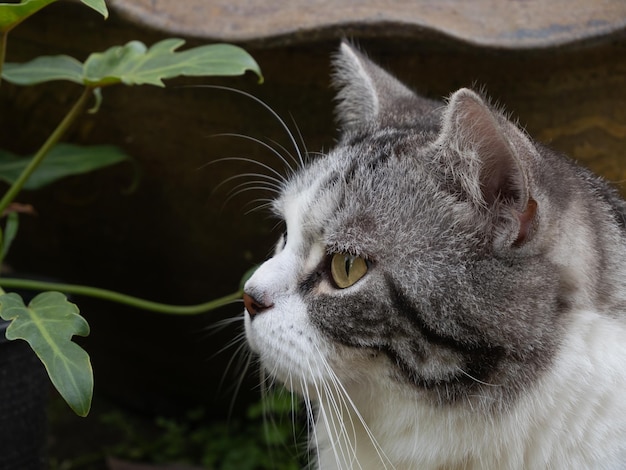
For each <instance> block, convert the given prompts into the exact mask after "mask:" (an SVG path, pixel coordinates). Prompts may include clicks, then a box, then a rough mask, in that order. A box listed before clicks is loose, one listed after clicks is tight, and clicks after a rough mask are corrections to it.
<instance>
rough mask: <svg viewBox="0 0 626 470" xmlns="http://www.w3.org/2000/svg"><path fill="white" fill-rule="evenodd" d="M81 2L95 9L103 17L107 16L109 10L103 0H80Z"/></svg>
mask: <svg viewBox="0 0 626 470" xmlns="http://www.w3.org/2000/svg"><path fill="white" fill-rule="evenodd" d="M80 1H81V2H82V3H83V4H85V5H87V6H88V7H89V8H91V9H92V10H96V11H97V12H98V13H100V14H101V15H102V16H104V19H107V18H108V17H109V10H107V6H106V3H104V0H80Z"/></svg>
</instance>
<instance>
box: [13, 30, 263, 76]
mask: <svg viewBox="0 0 626 470" xmlns="http://www.w3.org/2000/svg"><path fill="white" fill-rule="evenodd" d="M184 43H185V41H184V40H182V39H164V40H163V41H160V42H158V43H156V44H154V45H153V46H152V47H150V48H147V47H146V45H145V44H143V43H142V42H139V41H131V42H129V43H127V44H125V45H123V46H114V47H111V48H109V49H107V50H106V51H104V52H97V53H93V54H91V55H90V56H89V57H88V58H87V60H86V61H85V63H84V65H83V64H81V63H80V62H79V61H77V60H76V59H73V58H71V57H68V56H63V55H61V56H43V57H38V58H36V59H34V60H32V61H30V62H26V63H23V64H16V63H7V64H5V70H4V71H3V73H2V77H3V78H4V79H5V80H7V81H9V82H11V83H15V84H17V85H34V84H37V83H43V82H46V81H51V80H69V81H72V82H74V83H79V84H84V85H87V86H90V87H93V88H95V87H104V86H108V85H114V84H116V83H124V84H126V85H156V86H164V85H163V80H166V79H168V78H174V77H178V76H181V75H186V76H196V77H197V76H216V75H219V76H233V75H242V74H244V73H245V72H246V70H251V71H253V72H254V73H256V74H257V75H258V76H259V81H262V80H263V78H262V75H261V70H260V68H259V66H258V64H257V63H256V62H255V61H254V59H253V58H252V57H251V56H250V55H249V54H248V53H247V52H246V51H244V50H243V49H241V48H240V47H237V46H233V45H230V44H211V45H207V46H199V47H194V48H191V49H187V50H184V51H180V52H178V51H176V50H177V49H178V48H179V47H181V46H182V45H183V44H184Z"/></svg>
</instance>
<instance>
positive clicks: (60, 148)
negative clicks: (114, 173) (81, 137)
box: [0, 144, 130, 190]
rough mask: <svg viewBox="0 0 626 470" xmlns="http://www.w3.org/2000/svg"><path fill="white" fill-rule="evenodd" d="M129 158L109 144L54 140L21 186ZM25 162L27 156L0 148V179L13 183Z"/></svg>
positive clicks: (30, 186)
mask: <svg viewBox="0 0 626 470" xmlns="http://www.w3.org/2000/svg"><path fill="white" fill-rule="evenodd" d="M129 159H130V157H128V155H126V154H125V153H124V152H123V151H122V150H121V149H120V148H119V147H115V146H112V145H93V146H79V145H72V144H57V145H55V146H54V147H53V148H52V150H50V153H48V155H47V157H46V158H45V159H44V160H43V162H42V163H41V165H39V167H38V168H37V169H36V170H35V171H34V172H33V174H32V175H31V176H30V178H29V179H28V181H27V182H26V184H25V185H24V189H29V190H34V189H39V188H42V187H44V186H46V185H48V184H50V183H53V182H55V181H57V180H59V179H61V178H64V177H66V176H70V175H78V174H83V173H88V172H91V171H94V170H98V169H100V168H104V167H107V166H110V165H114V164H116V163H120V162H122V161H125V160H129ZM29 162H30V158H25V157H18V156H16V155H14V154H12V153H10V152H6V151H2V150H0V179H2V180H4V181H6V182H7V183H9V184H13V183H14V182H15V180H16V179H17V178H18V177H19V175H20V174H21V173H22V171H23V170H24V168H26V166H27V165H28V163H29Z"/></svg>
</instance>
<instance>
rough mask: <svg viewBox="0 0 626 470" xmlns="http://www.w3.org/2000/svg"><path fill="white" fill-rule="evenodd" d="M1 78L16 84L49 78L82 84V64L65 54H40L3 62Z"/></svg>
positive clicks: (49, 79)
mask: <svg viewBox="0 0 626 470" xmlns="http://www.w3.org/2000/svg"><path fill="white" fill-rule="evenodd" d="M2 78H4V79H5V80H6V81H8V82H11V83H14V84H16V85H36V84H38V83H44V82H49V81H51V80H69V81H71V82H74V83H78V84H79V85H82V84H83V64H81V63H80V62H79V61H78V60H76V59H74V58H73V57H70V56H67V55H55V56H41V57H37V58H35V59H33V60H31V61H30V62H25V63H23V64H16V63H12V62H7V63H6V64H4V69H3V71H2Z"/></svg>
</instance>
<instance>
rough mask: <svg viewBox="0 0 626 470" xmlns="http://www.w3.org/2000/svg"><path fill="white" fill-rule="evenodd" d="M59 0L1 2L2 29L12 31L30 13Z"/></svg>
mask: <svg viewBox="0 0 626 470" xmlns="http://www.w3.org/2000/svg"><path fill="white" fill-rule="evenodd" d="M56 1H57V0H22V2H20V3H13V4H8V5H7V4H0V31H3V32H5V31H10V30H11V29H13V28H14V27H15V26H17V25H18V24H20V23H21V22H22V21H24V20H25V19H26V18H28V17H29V16H30V15H32V14H34V13H37V12H38V11H39V10H41V9H42V8H43V7H45V6H46V5H49V4H51V3H53V2H56Z"/></svg>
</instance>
